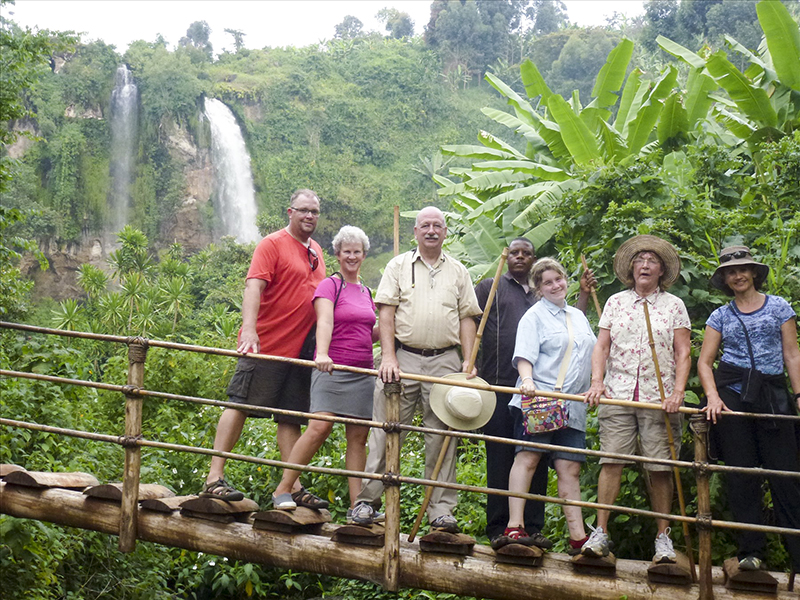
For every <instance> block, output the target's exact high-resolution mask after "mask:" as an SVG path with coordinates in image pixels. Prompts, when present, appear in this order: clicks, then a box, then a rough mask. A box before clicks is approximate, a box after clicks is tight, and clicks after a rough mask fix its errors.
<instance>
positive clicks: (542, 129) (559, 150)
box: [531, 113, 572, 163]
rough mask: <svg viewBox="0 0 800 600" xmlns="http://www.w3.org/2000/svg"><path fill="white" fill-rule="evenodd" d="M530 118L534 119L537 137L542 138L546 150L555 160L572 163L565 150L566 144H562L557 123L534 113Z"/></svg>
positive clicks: (570, 156) (568, 153) (562, 139)
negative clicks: (545, 144)
mask: <svg viewBox="0 0 800 600" xmlns="http://www.w3.org/2000/svg"><path fill="white" fill-rule="evenodd" d="M531 116H532V117H533V118H534V119H536V123H537V125H536V130H537V131H538V132H539V135H541V136H542V138H544V141H545V142H546V143H547V148H548V149H549V150H550V153H551V154H552V155H553V156H554V157H555V158H556V160H559V161H565V162H567V163H570V162H572V155H571V154H570V152H569V150H568V149H567V146H566V144H564V138H563V137H562V136H561V128H560V127H559V126H558V123H554V122H553V121H550V120H548V119H543V118H542V117H540V116H539V115H538V114H536V113H532V114H531Z"/></svg>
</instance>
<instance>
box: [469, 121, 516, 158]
mask: <svg viewBox="0 0 800 600" xmlns="http://www.w3.org/2000/svg"><path fill="white" fill-rule="evenodd" d="M478 140H480V142H481V144H483V145H484V146H486V147H487V148H494V149H495V150H501V151H503V152H508V153H509V154H511V155H513V156H515V157H517V158H519V159H520V160H524V159H525V155H524V154H520V153H519V151H518V150H517V149H516V148H514V146H512V145H511V144H509V143H507V142H505V141H503V140H501V139H500V138H498V137H496V136H494V135H492V134H491V133H489V132H488V131H483V130H482V129H481V130H480V131H479V132H478Z"/></svg>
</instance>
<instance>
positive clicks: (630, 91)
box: [614, 69, 647, 135]
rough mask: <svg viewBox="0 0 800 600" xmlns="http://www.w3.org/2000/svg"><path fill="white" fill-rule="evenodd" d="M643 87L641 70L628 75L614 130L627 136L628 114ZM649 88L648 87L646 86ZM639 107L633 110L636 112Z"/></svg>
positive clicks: (635, 70)
mask: <svg viewBox="0 0 800 600" xmlns="http://www.w3.org/2000/svg"><path fill="white" fill-rule="evenodd" d="M641 87H643V86H642V72H641V71H640V70H639V69H634V70H633V71H631V74H630V75H628V81H626V82H625V88H624V89H623V90H622V100H620V103H619V110H618V111H617V118H616V119H615V120H614V128H615V129H616V130H617V131H619V132H621V133H622V135H625V132H624V131H623V126H624V125H626V124H627V122H628V113H629V112H630V111H631V108H632V107H633V104H634V102H635V99H636V97H637V96H638V94H639V90H640V88H641ZM644 87H647V86H644ZM637 110H638V106H637V107H636V108H635V109H634V110H633V112H636V111H637Z"/></svg>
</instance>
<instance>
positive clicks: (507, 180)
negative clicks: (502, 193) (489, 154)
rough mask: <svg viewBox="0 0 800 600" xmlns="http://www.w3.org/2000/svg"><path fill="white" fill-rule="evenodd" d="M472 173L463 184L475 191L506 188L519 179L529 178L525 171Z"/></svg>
mask: <svg viewBox="0 0 800 600" xmlns="http://www.w3.org/2000/svg"><path fill="white" fill-rule="evenodd" d="M472 175H473V177H471V178H470V179H467V180H466V181H465V182H464V185H466V186H467V188H468V189H470V190H473V191H476V192H481V191H485V190H496V189H498V188H507V187H510V186H513V185H516V184H517V183H518V182H520V181H525V180H528V179H530V175H528V174H527V173H514V172H512V171H487V172H474V173H472Z"/></svg>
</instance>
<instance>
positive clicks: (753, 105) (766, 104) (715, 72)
mask: <svg viewBox="0 0 800 600" xmlns="http://www.w3.org/2000/svg"><path fill="white" fill-rule="evenodd" d="M706 67H707V68H708V72H709V73H711V76H712V77H713V78H714V79H716V80H717V83H719V85H720V86H721V87H722V88H723V89H724V90H725V91H726V92H728V95H729V96H730V97H731V100H733V101H734V102H735V103H736V106H737V107H738V109H739V110H740V111H741V112H742V113H743V114H744V115H745V116H747V117H748V118H749V119H751V120H752V121H755V122H756V123H757V124H758V125H760V126H762V127H775V126H776V125H777V124H778V116H777V115H776V114H775V109H774V108H772V104H771V103H770V101H769V96H768V95H767V92H766V91H764V90H763V89H762V88H760V87H756V86H754V85H753V84H752V83H751V82H750V80H749V79H747V77H745V76H744V74H742V72H741V71H739V69H737V68H736V67H735V66H734V65H733V64H732V63H731V62H730V61H729V60H728V58H727V56H726V55H725V51H724V50H719V51H718V52H715V53H714V54H712V55H711V56H710V57H709V58H708V61H706Z"/></svg>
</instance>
